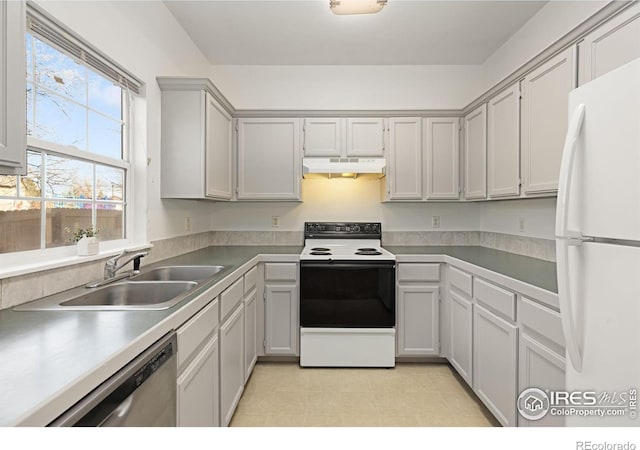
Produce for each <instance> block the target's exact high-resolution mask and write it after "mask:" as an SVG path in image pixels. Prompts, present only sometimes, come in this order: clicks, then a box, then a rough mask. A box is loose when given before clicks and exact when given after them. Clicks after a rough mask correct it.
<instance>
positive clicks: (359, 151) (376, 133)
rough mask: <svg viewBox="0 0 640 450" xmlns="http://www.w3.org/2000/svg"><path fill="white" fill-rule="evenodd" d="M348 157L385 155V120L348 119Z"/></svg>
mask: <svg viewBox="0 0 640 450" xmlns="http://www.w3.org/2000/svg"><path fill="white" fill-rule="evenodd" d="M346 130H347V149H346V151H347V156H378V157H381V156H383V155H384V119H376V118H353V119H346Z"/></svg>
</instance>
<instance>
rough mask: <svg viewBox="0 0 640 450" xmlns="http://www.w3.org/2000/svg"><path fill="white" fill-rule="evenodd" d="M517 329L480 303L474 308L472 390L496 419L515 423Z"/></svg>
mask: <svg viewBox="0 0 640 450" xmlns="http://www.w3.org/2000/svg"><path fill="white" fill-rule="evenodd" d="M517 346H518V329H517V328H516V326H515V325H512V324H511V323H509V322H507V321H506V320H503V319H501V318H499V317H498V316H496V315H495V314H493V313H491V312H489V311H488V310H486V309H484V308H483V307H482V306H480V305H477V304H476V305H475V306H474V309H473V389H474V391H475V392H476V394H477V395H478V397H479V398H480V400H482V402H483V403H484V404H485V405H486V406H487V408H489V410H490V411H491V412H492V413H493V415H494V416H496V418H497V419H498V421H499V422H500V423H501V424H502V425H504V426H508V427H513V426H516V425H517V422H516V420H517V418H516V399H517V395H516V389H517V383H518V378H517V372H516V371H517V355H518V353H517V352H518V347H517Z"/></svg>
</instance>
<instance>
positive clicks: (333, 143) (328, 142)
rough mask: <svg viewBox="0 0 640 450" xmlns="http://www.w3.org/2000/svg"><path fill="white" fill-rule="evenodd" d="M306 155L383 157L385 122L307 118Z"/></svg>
mask: <svg viewBox="0 0 640 450" xmlns="http://www.w3.org/2000/svg"><path fill="white" fill-rule="evenodd" d="M303 131H304V145H303V153H304V156H324V157H327V156H334V157H347V156H349V157H381V156H383V155H384V119H378V118H368V117H365V118H350V119H338V118H313V119H304V127H303Z"/></svg>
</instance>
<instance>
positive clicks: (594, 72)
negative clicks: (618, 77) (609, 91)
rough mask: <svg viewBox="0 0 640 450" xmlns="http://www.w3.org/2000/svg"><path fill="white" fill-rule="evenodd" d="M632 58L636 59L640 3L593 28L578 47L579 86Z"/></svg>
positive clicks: (639, 48) (639, 51) (639, 40)
mask: <svg viewBox="0 0 640 450" xmlns="http://www.w3.org/2000/svg"><path fill="white" fill-rule="evenodd" d="M636 58H640V3H636V4H635V5H633V6H631V7H629V8H628V9H626V10H625V11H623V12H622V13H621V14H619V15H617V16H616V17H614V18H613V19H611V20H610V21H608V22H606V23H605V24H604V25H602V26H601V27H599V28H597V29H595V30H594V31H592V32H591V33H589V34H588V35H587V36H586V37H585V38H584V41H582V42H580V43H579V44H578V60H579V70H578V81H579V85H582V84H584V83H587V82H589V81H591V80H593V79H594V78H598V77H599V76H600V75H604V74H605V73H607V72H609V71H611V70H613V69H615V68H617V67H620V66H622V65H624V64H626V63H628V62H630V61H633V60H634V59H636Z"/></svg>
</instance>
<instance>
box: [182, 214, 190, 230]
mask: <svg viewBox="0 0 640 450" xmlns="http://www.w3.org/2000/svg"><path fill="white" fill-rule="evenodd" d="M184 231H191V217H189V216H186V217H185V218H184Z"/></svg>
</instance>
